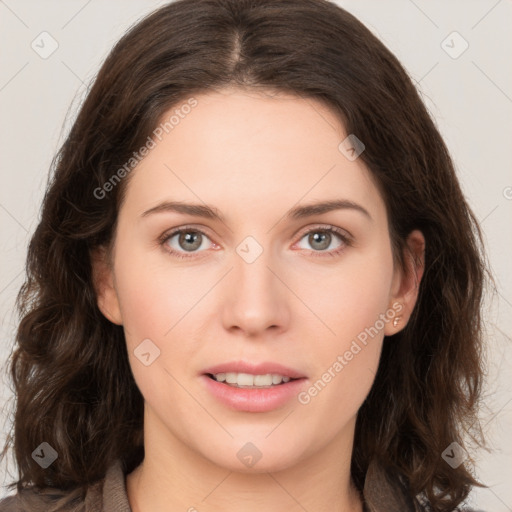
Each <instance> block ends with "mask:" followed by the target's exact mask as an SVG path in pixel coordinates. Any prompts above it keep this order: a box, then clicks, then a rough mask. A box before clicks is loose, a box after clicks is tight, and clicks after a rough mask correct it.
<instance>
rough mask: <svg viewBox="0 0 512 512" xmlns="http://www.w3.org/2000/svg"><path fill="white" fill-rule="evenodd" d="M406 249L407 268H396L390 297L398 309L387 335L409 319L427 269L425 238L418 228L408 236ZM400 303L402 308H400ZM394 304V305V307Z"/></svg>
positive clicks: (395, 309)
mask: <svg viewBox="0 0 512 512" xmlns="http://www.w3.org/2000/svg"><path fill="white" fill-rule="evenodd" d="M406 243H407V248H406V249H405V251H404V261H405V269H401V268H398V267H397V268H396V269H395V274H394V275H393V283H392V286H391V293H390V299H389V306H388V307H389V308H390V309H393V310H394V311H396V316H395V317H394V319H393V320H391V321H390V322H387V323H386V327H385V329H384V335H385V336H391V335H393V334H396V333H397V332H399V331H401V330H402V329H403V328H404V327H405V326H406V325H407V322H408V321H409V318H410V317H411V314H412V311H413V309H414V306H415V304H416V301H417V299H418V291H419V288H420V282H421V278H422V277H423V272H424V270H425V238H424V236H423V233H422V232H421V231H419V230H417V229H415V230H414V231H411V233H410V234H409V236H408V237H407V241H406ZM398 304H400V306H401V309H399V306H398ZM393 305H394V307H393Z"/></svg>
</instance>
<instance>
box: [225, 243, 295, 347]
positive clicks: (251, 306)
mask: <svg viewBox="0 0 512 512" xmlns="http://www.w3.org/2000/svg"><path fill="white" fill-rule="evenodd" d="M252 244H253V245H251V241H249V242H248V243H247V245H244V244H241V246H239V247H238V248H237V252H235V254H234V257H233V269H232V271H231V272H230V276H229V279H227V280H226V283H225V285H224V289H223V292H222V293H223V298H222V300H221V303H222V322H223V325H224V328H225V329H227V330H229V331H235V330H239V331H241V332H243V333H244V334H245V335H246V336H251V337H261V336H264V335H265V332H266V331H267V330H269V329H272V330H274V331H276V332H281V331H283V330H285V329H287V328H288V323H289V320H290V309H289V306H290V304H289V300H290V296H291V293H290V291H289V290H288V288H287V287H286V285H285V282H286V279H285V276H284V271H283V270H282V269H281V267H280V266H279V263H278V261H277V260H276V258H272V257H271V251H269V250H264V249H263V247H261V246H260V247H261V249H258V247H257V246H256V245H255V244H254V242H252ZM243 249H248V250H247V251H245V252H244V250H243Z"/></svg>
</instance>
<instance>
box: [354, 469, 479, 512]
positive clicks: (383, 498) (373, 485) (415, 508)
mask: <svg viewBox="0 0 512 512" xmlns="http://www.w3.org/2000/svg"><path fill="white" fill-rule="evenodd" d="M363 498H364V504H365V510H366V511H368V512H389V511H391V510H393V511H395V510H400V511H401V512H434V508H433V507H432V505H431V503H430V502H429V500H428V499H427V497H426V495H425V493H420V494H418V495H416V496H414V497H413V496H411V494H410V491H409V488H408V485H407V481H406V479H405V478H404V477H403V476H402V475H401V474H398V473H397V472H395V471H392V470H390V468H388V467H386V466H385V465H384V464H380V463H379V462H378V461H377V460H373V461H371V462H370V464H369V466H368V470H367V473H366V479H365V482H364V489H363ZM452 512H483V511H481V510H476V509H472V508H466V507H465V506H461V507H460V508H456V509H454V510H453V511H452Z"/></svg>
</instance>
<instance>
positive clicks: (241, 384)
mask: <svg viewBox="0 0 512 512" xmlns="http://www.w3.org/2000/svg"><path fill="white" fill-rule="evenodd" d="M205 375H206V376H207V377H209V378H210V379H212V380H214V381H216V382H220V383H222V384H226V385H227V386H230V387H234V388H244V389H270V388H275V387H278V386H282V385H283V384H286V383H288V382H291V381H295V380H300V378H292V377H289V376H286V375H281V374H278V373H266V374H261V375H253V374H250V373H236V372H219V373H206V374H205Z"/></svg>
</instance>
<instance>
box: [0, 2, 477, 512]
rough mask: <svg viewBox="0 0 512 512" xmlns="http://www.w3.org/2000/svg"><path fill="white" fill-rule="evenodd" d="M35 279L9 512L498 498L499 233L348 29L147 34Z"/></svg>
mask: <svg viewBox="0 0 512 512" xmlns="http://www.w3.org/2000/svg"><path fill="white" fill-rule="evenodd" d="M190 244H191V247H186V246H187V245H190ZM27 270H28V277H27V281H26V283H25V284H24V286H23V288H22V290H21V292H20V295H19V299H18V300H19V306H20V310H21V313H22V320H21V323H20V326H19V330H18V333H17V344H18V346H17V348H16V350H15V352H14V353H13V355H12V361H11V375H12V378H13V382H14V386H15V392H16V397H17V402H16V411H15V421H14V431H13V435H12V441H13V443H12V444H13V448H14V454H15V457H16V462H17V465H18V467H19V470H20V479H19V480H18V481H17V482H15V483H14V484H12V487H14V486H16V487H17V491H18V492H17V494H16V495H14V496H12V497H9V498H7V499H5V500H4V501H3V502H2V503H1V504H0V510H1V511H3V510H30V511H33V510H45V511H48V510H50V511H57V510H73V511H79V510H80V511H81V510H87V511H92V510H102V511H114V510H115V511H122V512H129V511H130V510H131V511H133V512H146V511H159V510H189V511H194V510H199V511H202V510H205V511H219V510H222V511H227V512H229V511H231V510H244V511H249V512H251V511H252V510H256V509H258V510H261V509H262V508H263V509H265V510H268V511H277V510H279V511H280V510H283V509H284V508H286V509H288V510H291V511H295V510H297V511H298V510H327V509H329V510H344V511H349V510H350V511H362V510H368V511H374V512H384V511H391V510H393V511H395V510H401V511H402V510H411V511H414V510H432V511H451V510H455V509H456V508H457V507H458V506H459V505H461V504H462V502H463V501H464V499H465V498H466V497H467V496H468V493H469V491H470V490H471V487H472V486H474V485H481V484H480V483H479V482H477V481H476V480H475V478H474V477H473V476H472V473H471V458H470V457H469V454H468V452H467V450H466V448H465V443H464V438H465V436H464V432H465V430H466V429H467V428H468V426H472V429H473V431H474V430H475V429H476V431H477V432H478V419H477V404H478V399H479V396H480V389H481V385H482V374H483V368H482V359H481V349H482V345H481V344H482V341H481V336H482V335H481V300H482V290H483V285H484V278H485V276H486V273H487V269H486V267H485V264H484V258H483V256H482V243H481V234H480V229H479V227H478V225H477V223H476V220H475V217H474V215H473V213H472V212H471V210H470V208H469V207H468V205H467V202H466V201H465V199H464V197H463V195H462V193H461V189H460V186H459V183H458V180H457V177H456V175H455V172H454V167H453V164H452V161H451V159H450V156H449V153H448V151H447V148H446V146H445V144H444V142H443V140H442V138H441V136H440V134H439V132H438V131H437V129H436V128H435V126H434V124H433V122H432V120H431V118H430V117H429V115H428V113H427V111H426V109H425V107H424V105H423V103H422V102H421V100H420V98H419V96H418V93H417V92H416V90H415V88H414V86H413V84H412V83H411V80H410V79H409V78H408V76H407V74H406V72H405V71H404V69H403V67H402V66H401V65H400V64H399V62H398V61H397V59H396V58H395V57H394V56H393V55H392V54H391V53H390V52H389V51H388V50H387V49H386V48H385V47H384V45H383V44H382V43H381V42H380V41H379V40H378V39H377V38H376V37H375V36H373V35H372V34H371V32H369V31H368V30H367V29H366V28H365V27H364V26H363V25H362V24H361V23H360V22H359V21H357V20H356V19H355V18H354V17H353V16H351V15H350V14H349V13H347V12H346V11H344V10H343V9H341V8H339V7H337V6H336V5H335V4H333V3H330V2H327V1H324V0H300V1H294V2H290V1H286V0H263V1H260V2H249V1H246V0H178V1H177V2H173V3H171V4H169V5H166V6H164V7H162V8H160V9H158V10H157V11H156V12H154V13H153V14H151V15H150V16H148V17H146V18H145V19H144V20H142V21H141V22H140V23H138V24H137V25H136V26H134V27H133V28H132V29H131V30H130V31H129V32H128V33H127V34H126V35H125V36H124V37H123V38H122V39H121V40H120V41H119V42H118V43H117V44H116V46H115V47H114V49H113V50H112V52H111V54H110V55H109V56H108V58H107V59H106V61H105V63H104V64H103V66H102V68H101V70H100V71H99V74H98V76H97V78H96V80H95V83H94V85H93V87H92V88H91V90H90V92H89V94H88V96H87V98H86V100H85V102H84V104H83V106H82V107H81V110H80V112H79V114H78V116H77V119H76V121H75V123H74V125H73V128H72V130H71V132H70V134H69V136H68V138H67V140H66V142H65V143H64V145H63V147H62V149H61V151H60V152H59V155H58V157H57V158H56V161H55V173H54V175H53V179H52V181H51V183H50V185H49V188H48V191H47V194H46V196H45V199H44V204H43V211H42V216H41V221H40V223H39V226H38V227H37V229H36V232H35V234H34V236H33V238H32V241H31V244H30V247H29V254H28V262H27ZM473 435H474V434H473ZM479 439H480V442H481V443H482V444H483V439H482V438H479ZM9 444H10V439H8V443H7V444H6V446H5V448H4V453H5V452H6V450H7V449H8V448H9Z"/></svg>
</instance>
